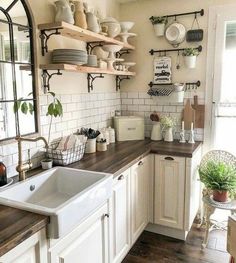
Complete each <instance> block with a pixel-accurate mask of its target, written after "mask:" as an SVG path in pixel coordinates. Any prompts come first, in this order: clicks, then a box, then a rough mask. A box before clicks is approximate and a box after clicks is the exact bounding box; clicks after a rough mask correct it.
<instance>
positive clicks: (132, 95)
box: [128, 92, 139, 99]
mask: <svg viewBox="0 0 236 263" xmlns="http://www.w3.org/2000/svg"><path fill="white" fill-rule="evenodd" d="M138 97H139V94H138V92H128V99H138Z"/></svg>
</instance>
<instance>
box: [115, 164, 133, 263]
mask: <svg viewBox="0 0 236 263" xmlns="http://www.w3.org/2000/svg"><path fill="white" fill-rule="evenodd" d="M111 206H112V209H111V211H112V212H111V230H112V231H111V235H112V237H111V257H112V260H111V262H113V263H119V262H121V261H122V259H123V258H124V257H125V256H126V254H127V253H128V251H129V249H130V169H128V170H126V171H125V172H123V173H122V174H121V175H119V176H117V177H116V178H115V179H114V183H113V194H112V198H111Z"/></svg>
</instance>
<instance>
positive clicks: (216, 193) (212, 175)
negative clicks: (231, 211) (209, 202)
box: [199, 161, 236, 202]
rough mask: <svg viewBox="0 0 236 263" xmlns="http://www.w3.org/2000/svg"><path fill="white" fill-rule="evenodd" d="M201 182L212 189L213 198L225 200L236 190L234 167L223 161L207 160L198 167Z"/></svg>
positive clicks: (235, 169)
mask: <svg viewBox="0 0 236 263" xmlns="http://www.w3.org/2000/svg"><path fill="white" fill-rule="evenodd" d="M199 176H200V180H201V182H202V183H203V184H204V185H205V187H206V188H207V189H210V190H212V191H213V199H214V200H215V201H217V202H226V201H227V200H228V198H229V196H230V195H234V194H235V191H236V167H233V166H232V165H228V164H226V163H224V162H213V161H209V162H207V163H206V165H204V166H203V167H200V168H199Z"/></svg>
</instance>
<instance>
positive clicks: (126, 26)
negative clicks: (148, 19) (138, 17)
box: [120, 21, 134, 33]
mask: <svg viewBox="0 0 236 263" xmlns="http://www.w3.org/2000/svg"><path fill="white" fill-rule="evenodd" d="M133 26H134V22H128V21H127V22H120V27H121V33H128V32H129V30H130V29H131V28H132V27H133Z"/></svg>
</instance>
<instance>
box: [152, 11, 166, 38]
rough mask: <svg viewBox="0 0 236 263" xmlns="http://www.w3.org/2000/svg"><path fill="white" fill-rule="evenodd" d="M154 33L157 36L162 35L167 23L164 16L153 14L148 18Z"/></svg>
mask: <svg viewBox="0 0 236 263" xmlns="http://www.w3.org/2000/svg"><path fill="white" fill-rule="evenodd" d="M150 20H151V22H152V24H153V28H154V31H155V34H156V36H157V37H161V36H164V33H165V26H166V24H167V17H165V16H153V17H151V18H150Z"/></svg>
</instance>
